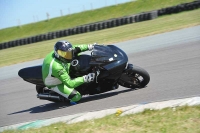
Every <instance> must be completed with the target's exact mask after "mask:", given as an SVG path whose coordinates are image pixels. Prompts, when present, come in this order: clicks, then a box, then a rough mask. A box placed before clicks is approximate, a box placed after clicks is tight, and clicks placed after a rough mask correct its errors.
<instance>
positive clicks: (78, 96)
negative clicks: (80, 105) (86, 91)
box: [68, 89, 81, 102]
mask: <svg viewBox="0 0 200 133" xmlns="http://www.w3.org/2000/svg"><path fill="white" fill-rule="evenodd" d="M68 99H69V100H71V101H73V102H77V101H79V100H80V99H81V94H80V93H79V92H78V91H76V90H75V89H74V90H73V91H72V92H71V94H70V95H69V97H68Z"/></svg>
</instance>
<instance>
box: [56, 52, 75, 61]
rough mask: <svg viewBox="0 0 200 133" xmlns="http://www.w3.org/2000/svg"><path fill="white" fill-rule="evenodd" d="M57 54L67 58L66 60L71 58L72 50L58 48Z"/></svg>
mask: <svg viewBox="0 0 200 133" xmlns="http://www.w3.org/2000/svg"><path fill="white" fill-rule="evenodd" d="M58 54H59V55H60V56H61V57H63V58H65V59H68V60H71V59H72V58H73V50H71V51H61V50H58Z"/></svg>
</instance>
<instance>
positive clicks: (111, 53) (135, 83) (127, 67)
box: [18, 45, 150, 102]
mask: <svg viewBox="0 0 200 133" xmlns="http://www.w3.org/2000/svg"><path fill="white" fill-rule="evenodd" d="M91 72H95V73H96V74H97V77H96V79H95V81H94V82H91V83H85V84H83V85H80V86H79V87H77V88H75V89H76V90H77V91H79V92H80V94H81V95H93V94H100V93H103V92H107V91H110V90H113V89H117V88H118V87H119V85H121V86H123V87H126V88H133V89H136V88H144V87H145V86H146V85H147V84H148V83H149V81H150V76H149V74H148V72H147V71H146V70H144V69H143V68H140V67H138V66H135V65H133V64H129V63H128V57H127V55H126V53H125V52H124V51H122V50H121V49H120V48H118V47H116V46H114V45H95V46H94V49H93V50H92V52H91V55H86V54H82V55H79V56H76V57H75V59H74V60H73V61H72V62H71V66H70V73H69V75H70V77H71V78H75V77H80V76H83V75H86V74H88V73H91ZM18 75H19V76H20V77H21V78H23V79H24V80H25V81H27V82H30V83H33V84H35V85H36V91H37V93H38V94H37V97H38V98H40V99H44V100H49V101H53V102H64V101H68V99H66V98H65V97H63V96H61V95H60V94H58V93H56V92H53V91H51V89H49V88H48V87H46V86H45V85H44V83H43V80H42V65H39V66H33V67H27V68H23V69H21V70H19V72H18Z"/></svg>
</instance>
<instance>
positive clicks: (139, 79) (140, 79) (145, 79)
mask: <svg viewBox="0 0 200 133" xmlns="http://www.w3.org/2000/svg"><path fill="white" fill-rule="evenodd" d="M149 81H150V76H149V73H148V72H147V71H146V70H144V69H143V68H141V67H138V66H135V65H134V66H133V65H132V64H129V65H128V67H127V69H126V70H124V72H123V73H122V75H121V77H120V79H119V80H118V83H119V85H121V86H124V87H127V88H144V87H145V86H146V85H147V84H148V83H149Z"/></svg>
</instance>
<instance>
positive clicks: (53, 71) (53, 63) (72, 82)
mask: <svg viewBox="0 0 200 133" xmlns="http://www.w3.org/2000/svg"><path fill="white" fill-rule="evenodd" d="M73 47H74V46H73ZM75 47H79V48H80V50H81V52H83V51H87V50H88V45H87V44H82V45H76V46H75ZM75 47H74V48H75ZM69 70H70V63H64V62H62V61H60V60H59V59H57V58H55V56H54V51H52V52H50V53H49V54H48V55H47V56H46V57H45V58H44V61H43V65H42V78H43V82H44V84H45V86H47V87H48V88H49V89H51V90H52V91H54V92H56V93H58V94H60V95H62V96H64V97H65V98H67V99H69V100H70V101H72V102H77V101H79V100H80V99H81V94H80V93H79V92H78V91H76V90H75V89H74V88H76V87H78V86H80V85H82V84H83V83H85V82H84V78H83V77H77V78H74V79H71V78H70V76H69Z"/></svg>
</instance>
